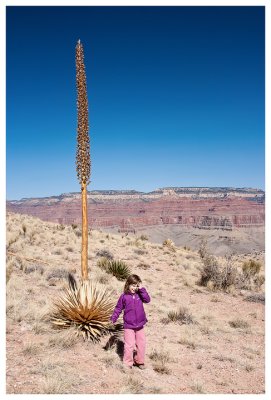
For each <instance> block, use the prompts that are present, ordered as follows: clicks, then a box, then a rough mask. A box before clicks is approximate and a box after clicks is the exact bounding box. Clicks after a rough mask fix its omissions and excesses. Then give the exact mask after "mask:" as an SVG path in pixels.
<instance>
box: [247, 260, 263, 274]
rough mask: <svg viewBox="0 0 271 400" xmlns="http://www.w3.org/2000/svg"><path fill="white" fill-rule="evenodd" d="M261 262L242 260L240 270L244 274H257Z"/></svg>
mask: <svg viewBox="0 0 271 400" xmlns="http://www.w3.org/2000/svg"><path fill="white" fill-rule="evenodd" d="M261 267H262V264H261V263H260V262H258V261H255V260H249V261H244V262H243V265H242V270H243V273H244V275H246V276H248V277H251V276H255V275H256V274H258V273H259V272H260V270H261Z"/></svg>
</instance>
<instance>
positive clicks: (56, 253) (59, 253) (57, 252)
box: [52, 249, 63, 256]
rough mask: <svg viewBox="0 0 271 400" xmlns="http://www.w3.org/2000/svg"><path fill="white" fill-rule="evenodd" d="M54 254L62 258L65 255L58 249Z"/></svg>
mask: <svg viewBox="0 0 271 400" xmlns="http://www.w3.org/2000/svg"><path fill="white" fill-rule="evenodd" d="M52 254H55V255H56V256H61V255H62V254H63V251H62V250H61V249H56V250H54V251H52Z"/></svg>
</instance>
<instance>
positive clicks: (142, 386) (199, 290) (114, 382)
mask: <svg viewBox="0 0 271 400" xmlns="http://www.w3.org/2000/svg"><path fill="white" fill-rule="evenodd" d="M146 239H148V238H146V237H144V236H142V237H139V236H138V235H137V236H135V235H130V234H129V235H128V236H125V235H116V234H110V233H106V232H102V231H92V232H91V233H90V235H89V268H90V271H89V275H90V277H91V278H92V279H97V280H98V281H99V282H102V283H103V284H105V285H107V286H108V288H110V289H111V290H112V291H113V295H114V297H115V301H117V299H118V297H119V295H120V294H121V292H122V289H123V282H120V281H118V280H117V279H116V278H115V277H113V276H111V275H108V274H107V273H105V272H104V271H103V270H101V269H100V268H99V267H98V266H97V261H98V260H99V258H100V255H99V254H101V253H99V252H101V251H105V250H106V251H109V252H110V253H111V254H112V256H113V257H114V258H115V259H121V260H124V261H125V262H126V263H127V264H128V266H129V267H130V269H131V271H132V272H133V273H136V274H138V275H139V276H140V277H141V279H142V281H143V286H145V287H146V288H147V290H148V292H149V293H150V295H151V303H149V304H147V305H145V310H146V313H147V316H148V320H149V322H148V324H147V325H146V334H147V350H146V366H147V368H146V370H139V369H138V368H136V367H134V368H133V369H132V370H129V371H127V370H125V369H124V368H123V365H122V361H121V355H122V350H123V342H122V340H121V339H120V341H119V342H118V343H117V344H116V345H114V346H113V347H108V346H107V343H108V340H109V337H108V336H107V337H104V338H103V339H102V340H101V342H100V343H98V344H93V343H89V342H84V341H83V340H82V339H81V337H79V338H76V337H75V336H74V335H73V334H72V333H73V332H71V331H63V332H59V331H56V330H53V329H52V326H51V325H50V323H49V322H48V321H47V320H46V318H44V317H46V316H48V315H49V313H50V308H51V304H52V299H53V298H54V297H55V296H56V294H58V293H60V292H61V290H63V288H64V287H65V286H66V285H67V280H66V277H67V272H71V273H73V274H74V276H75V277H76V279H79V278H80V246H81V236H80V229H79V227H77V226H75V225H73V226H71V225H70V226H68V225H66V226H64V225H57V224H55V223H49V222H43V221H41V220H39V219H36V218H33V217H29V216H24V215H18V214H12V213H9V214H8V216H7V254H8V257H7V259H8V260H7V290H6V293H7V302H6V305H7V320H6V328H7V334H6V340H7V342H6V346H7V362H6V366H7V371H6V390H7V393H8V394H17V393H18V394H42V393H43V394H56V393H73V394H77V393H78V394H91V393H93V394H95V393H96V394H118V393H142V394H147V393H162V394H173V393H176V394H180V393H186V394H188V393H228V394H230V393H240V394H243V393H251V394H257V393H264V391H265V382H264V373H265V371H264V362H265V360H264V357H265V349H264V340H265V332H264V319H265V317H264V316H265V314H264V308H265V306H264V301H263V299H264V287H263V286H264V285H261V286H258V287H253V286H251V287H248V288H246V289H244V288H238V287H234V286H232V287H230V288H229V290H228V291H227V292H225V291H215V290H214V289H213V288H212V286H211V285H209V286H207V287H205V286H200V285H199V284H198V281H199V279H200V276H201V269H202V260H201V258H200V256H199V254H198V252H196V251H193V250H191V249H189V248H188V247H185V248H183V247H177V246H173V248H172V247H170V246H163V245H162V243H160V244H157V243H156V244H154V243H152V242H150V240H146ZM247 259H254V260H255V261H258V262H261V264H262V268H261V271H260V275H261V276H263V275H264V254H263V252H254V253H252V254H246V255H242V254H239V255H238V256H235V257H233V259H232V261H231V262H232V263H233V264H234V266H236V268H238V269H239V270H240V269H241V267H242V263H243V262H244V261H245V260H247ZM220 261H221V262H223V258H221V260H220ZM249 296H250V297H249ZM248 300H252V301H248ZM181 306H183V307H186V308H187V313H188V315H189V317H190V318H189V320H190V322H191V321H192V323H189V324H188V323H176V322H172V321H170V319H169V318H168V314H169V313H170V312H172V311H177V310H178V309H179V308H180V307H181Z"/></svg>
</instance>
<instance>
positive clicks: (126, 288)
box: [124, 275, 142, 293]
mask: <svg viewBox="0 0 271 400" xmlns="http://www.w3.org/2000/svg"><path fill="white" fill-rule="evenodd" d="M141 282H142V281H141V279H140V278H139V276H138V275H129V276H128V278H127V280H126V282H125V285H124V293H129V286H130V285H134V284H136V283H141Z"/></svg>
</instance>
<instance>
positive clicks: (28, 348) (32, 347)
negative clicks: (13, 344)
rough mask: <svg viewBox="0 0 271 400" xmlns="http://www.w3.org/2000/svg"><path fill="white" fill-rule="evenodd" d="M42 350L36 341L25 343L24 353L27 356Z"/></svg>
mask: <svg viewBox="0 0 271 400" xmlns="http://www.w3.org/2000/svg"><path fill="white" fill-rule="evenodd" d="M40 350H41V348H40V346H39V345H38V344H36V343H32V342H28V343H26V344H25V345H24V348H23V350H22V353H23V354H24V355H25V356H33V355H36V354H38V352H39V351H40Z"/></svg>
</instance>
